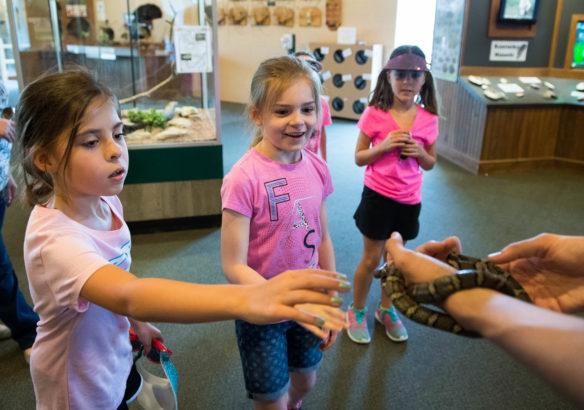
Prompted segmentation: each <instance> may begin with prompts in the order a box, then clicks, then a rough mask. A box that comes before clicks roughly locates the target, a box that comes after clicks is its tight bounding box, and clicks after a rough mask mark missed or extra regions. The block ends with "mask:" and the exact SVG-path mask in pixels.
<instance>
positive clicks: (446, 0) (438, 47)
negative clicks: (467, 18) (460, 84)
mask: <svg viewBox="0 0 584 410" xmlns="http://www.w3.org/2000/svg"><path fill="white" fill-rule="evenodd" d="M464 6H465V0H437V1H436V14H435V15H436V18H435V23H434V42H433V44H432V75H433V76H434V78H439V79H441V80H446V81H456V80H457V79H458V71H459V66H460V53H461V47H462V26H463V25H464Z"/></svg>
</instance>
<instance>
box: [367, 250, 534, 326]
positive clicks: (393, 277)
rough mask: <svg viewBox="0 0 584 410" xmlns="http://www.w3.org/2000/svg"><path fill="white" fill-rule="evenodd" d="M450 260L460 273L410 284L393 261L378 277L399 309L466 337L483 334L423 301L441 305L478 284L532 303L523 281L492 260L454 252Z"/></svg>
mask: <svg viewBox="0 0 584 410" xmlns="http://www.w3.org/2000/svg"><path fill="white" fill-rule="evenodd" d="M446 263H447V264H449V265H450V266H452V267H453V268H455V269H456V270H457V271H458V272H457V274H454V275H447V276H442V277H440V278H438V279H435V280H433V281H430V282H424V283H415V284H411V285H408V286H406V285H405V280H404V277H403V274H402V273H401V272H400V271H399V269H397V268H396V267H395V264H393V263H392V264H391V265H387V264H386V265H384V266H382V267H381V268H380V269H379V270H377V271H376V272H375V277H377V278H380V279H381V287H382V289H383V291H384V292H385V293H386V294H387V295H388V296H389V297H391V298H392V301H393V304H394V306H395V307H396V308H397V310H399V311H400V312H401V313H402V314H404V315H405V316H407V317H408V318H410V319H412V320H413V321H415V322H418V323H421V324H423V325H426V326H430V327H435V328H437V329H441V330H445V331H448V332H452V333H456V334H460V335H464V336H473V337H476V336H480V335H478V334H477V333H475V332H470V331H467V330H465V329H464V328H462V327H461V326H460V325H459V324H458V323H457V322H456V321H455V320H454V319H453V318H452V316H450V315H448V314H446V313H443V312H439V311H437V310H433V309H430V308H428V307H425V306H422V305H421V303H427V304H440V303H442V302H443V301H444V300H446V298H447V297H448V296H450V295H451V294H453V293H454V292H458V291H459V290H463V289H472V288H477V287H481V288H489V289H494V290H497V291H499V292H501V293H504V294H506V295H509V296H513V297H516V298H518V299H521V300H523V301H525V302H531V299H530V298H529V296H528V295H527V293H526V292H525V290H524V289H523V288H522V287H521V285H520V284H519V282H517V281H516V280H515V279H514V278H513V277H512V276H511V275H510V274H508V273H507V272H505V271H504V270H503V269H501V268H500V267H498V266H497V265H495V264H494V263H492V262H489V261H486V260H483V259H479V258H473V257H470V256H464V255H460V254H457V253H454V252H451V253H450V254H449V255H448V257H447V258H446Z"/></svg>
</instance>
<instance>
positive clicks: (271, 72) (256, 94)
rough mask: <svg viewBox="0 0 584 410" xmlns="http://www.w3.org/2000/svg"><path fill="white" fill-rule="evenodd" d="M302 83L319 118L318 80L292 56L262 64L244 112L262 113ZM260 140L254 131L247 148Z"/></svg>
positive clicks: (311, 71) (303, 63) (253, 82)
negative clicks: (285, 93) (298, 83)
mask: <svg viewBox="0 0 584 410" xmlns="http://www.w3.org/2000/svg"><path fill="white" fill-rule="evenodd" d="M298 80H305V81H307V82H308V84H310V87H311V89H312V96H313V97H314V102H315V103H316V114H317V116H320V111H321V105H320V87H321V85H320V80H319V78H318V74H317V73H316V72H315V71H314V70H313V69H312V68H311V66H310V64H308V63H307V62H305V61H302V60H300V59H299V58H297V57H294V56H283V57H275V58H269V59H267V60H265V61H264V62H262V63H261V64H260V66H259V67H258V69H257V71H256V72H255V74H254V76H253V79H252V81H251V90H250V102H249V107H248V112H249V110H251V109H256V110H258V112H260V113H262V112H264V111H265V110H267V109H268V108H269V107H270V106H271V105H273V104H274V103H275V102H276V101H277V100H278V98H279V97H280V96H281V95H282V94H283V93H284V91H285V90H286V89H288V88H289V87H290V86H291V85H292V84H293V83H294V82H296V81H298ZM261 140H262V130H261V129H258V130H257V131H256V134H255V136H254V139H253V141H252V143H251V145H250V148H253V147H255V146H256V145H257V144H259V143H260V141H261Z"/></svg>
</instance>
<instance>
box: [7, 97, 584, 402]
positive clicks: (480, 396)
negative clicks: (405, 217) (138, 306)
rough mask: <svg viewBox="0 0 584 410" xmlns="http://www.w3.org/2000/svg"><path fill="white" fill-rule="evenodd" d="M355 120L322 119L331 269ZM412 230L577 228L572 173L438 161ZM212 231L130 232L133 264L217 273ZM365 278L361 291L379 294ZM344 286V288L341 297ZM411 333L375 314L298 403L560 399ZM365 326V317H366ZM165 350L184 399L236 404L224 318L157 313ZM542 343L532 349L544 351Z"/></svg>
mask: <svg viewBox="0 0 584 410" xmlns="http://www.w3.org/2000/svg"><path fill="white" fill-rule="evenodd" d="M242 112H243V108H242V107H241V106H240V105H235V104H225V106H224V110H223V127H222V129H223V145H224V158H225V161H224V162H225V164H224V166H225V170H226V172H227V171H228V170H229V169H230V168H231V166H232V165H233V164H234V163H235V161H236V160H237V159H238V158H239V157H240V156H241V155H242V154H243V153H244V152H245V150H246V149H247V144H248V142H249V135H250V133H249V131H248V129H247V128H246V127H245V126H244V122H243V120H242V117H241V113H242ZM357 134H358V131H357V128H356V124H355V123H354V122H350V121H342V120H334V124H333V125H332V126H330V127H329V128H327V135H328V150H329V165H330V168H331V172H332V175H333V182H334V184H335V192H334V193H333V195H332V196H331V197H330V199H329V200H328V204H327V205H328V211H329V221H330V230H331V234H332V238H333V243H334V246H335V253H336V259H337V268H338V270H339V271H341V272H344V273H346V274H348V275H349V276H350V277H352V275H353V272H354V269H355V268H356V266H357V264H358V262H359V259H360V255H361V251H362V240H361V236H360V234H359V232H358V231H357V229H356V228H355V226H354V224H353V220H352V214H353V211H354V209H355V207H356V205H357V203H358V201H359V197H360V193H361V189H362V176H363V168H358V167H357V166H355V165H354V162H353V151H354V147H355V142H356V137H357ZM424 178H425V179H424V185H423V208H422V215H421V231H420V235H419V237H418V238H417V239H416V240H414V241H412V242H411V243H410V244H409V245H411V246H412V247H414V246H416V245H418V244H420V243H422V242H425V241H427V240H429V239H442V238H444V237H446V236H449V235H452V234H457V235H459V236H460V237H461V239H462V241H463V247H464V252H465V253H467V254H469V255H475V256H485V255H486V254H488V253H490V252H493V251H496V250H499V249H500V248H501V247H502V246H504V245H505V244H507V243H509V242H510V241H514V240H518V239H523V238H525V237H528V236H532V235H535V234H537V233H540V232H542V231H550V232H557V233H564V234H580V235H581V234H583V233H584V207H583V205H582V204H584V178H583V174H582V173H573V172H567V171H552V170H538V171H534V172H522V173H509V174H496V175H490V176H474V175H471V174H469V173H467V172H466V171H464V170H462V169H460V168H458V167H456V166H454V165H452V164H450V163H448V162H446V161H444V160H439V161H438V164H437V166H436V167H435V168H434V170H432V171H430V172H428V173H426V174H425V177H424ZM25 223H26V212H25V211H24V210H23V209H18V208H16V207H12V208H10V209H9V211H8V214H7V217H6V222H5V227H4V232H3V234H4V239H5V241H6V244H7V247H8V251H9V253H10V255H11V256H12V258H13V262H14V265H15V268H16V269H17V272H18V275H19V279H20V280H21V288H22V289H23V290H24V292H25V294H26V296H27V298H28V297H29V293H28V289H27V282H26V275H25V273H24V268H23V263H22V240H23V235H24V227H25ZM219 237H220V232H219V230H218V229H201V230H189V231H179V232H167V233H156V234H144V235H135V236H134V237H133V247H132V254H133V260H134V263H133V265H132V271H133V273H135V274H137V275H139V276H160V277H168V278H174V279H180V280H187V281H191V282H205V283H224V282H225V280H224V277H223V274H222V272H221V266H220V249H219V247H220V244H219ZM379 292H380V290H379V284H378V283H377V282H374V285H373V288H372V291H371V293H370V296H369V300H368V307H369V311H370V312H372V311H373V309H374V307H375V303H376V301H377V300H378V298H379ZM350 299H351V297H350V296H347V297H345V300H346V302H347V303H349V302H350ZM404 323H405V324H406V326H407V328H408V331H409V334H410V339H409V341H408V342H407V343H405V344H395V343H392V342H391V341H389V339H387V337H386V336H385V334H384V332H383V330H382V328H381V327H380V325H375V327H374V333H373V340H372V343H371V344H370V345H366V346H363V345H356V344H354V343H352V342H351V341H349V339H348V338H347V337H346V335H341V337H340V338H339V340H338V341H337V343H336V344H335V346H333V347H332V348H331V350H329V351H328V352H327V353H326V354H325V358H324V362H323V365H322V367H321V369H320V371H319V377H318V381H317V385H316V387H315V389H314V390H313V391H312V392H311V393H310V394H309V395H308V396H307V397H306V398H305V400H304V406H303V408H304V409H307V410H309V409H331V410H332V409H335V410H336V409H398V408H403V409H452V408H454V409H469V408H470V409H493V408H498V409H563V408H571V406H570V404H569V403H568V402H566V401H565V400H564V399H563V398H561V397H560V396H559V395H557V394H556V393H555V392H553V391H552V390H551V389H550V388H549V387H547V385H546V384H545V383H543V382H542V381H540V379H539V378H537V377H535V376H533V375H532V374H530V373H529V372H528V371H527V370H525V368H524V367H523V366H522V365H520V364H518V363H517V362H516V361H514V359H512V358H511V357H509V356H508V355H507V354H506V353H504V352H502V351H501V350H499V349H498V348H496V347H494V346H493V345H491V344H490V343H488V342H486V341H484V340H471V339H466V338H463V337H459V336H454V335H450V334H447V333H444V332H441V331H437V330H432V329H428V328H424V327H422V326H419V325H417V324H415V323H413V322H411V321H409V320H407V319H404ZM369 325H370V327H373V326H374V323H373V318H372V317H370V318H369ZM160 327H161V329H162V330H163V334H164V336H165V340H166V343H167V345H168V346H169V347H170V348H171V349H173V350H174V356H173V359H174V363H175V365H176V367H177V369H178V373H179V403H180V407H181V408H183V409H246V408H252V405H251V402H250V401H249V400H248V399H246V397H245V391H244V384H243V377H242V372H241V368H240V362H239V357H238V351H237V346H236V341H235V335H234V331H233V323H232V322H222V323H212V324H202V325H188V326H187V325H170V324H160ZM545 353H546V352H545V349H542V354H545ZM0 374H1V377H0V408H2V409H21V408H22V409H31V408H33V407H34V397H33V389H32V385H31V382H30V376H29V372H28V368H27V366H26V364H25V362H24V360H23V358H22V353H21V352H20V351H19V350H18V347H17V345H16V343H14V342H13V341H3V342H0Z"/></svg>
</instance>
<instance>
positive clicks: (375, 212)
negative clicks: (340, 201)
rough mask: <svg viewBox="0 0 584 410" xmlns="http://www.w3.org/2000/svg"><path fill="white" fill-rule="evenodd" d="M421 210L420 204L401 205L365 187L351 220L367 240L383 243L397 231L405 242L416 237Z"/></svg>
mask: <svg viewBox="0 0 584 410" xmlns="http://www.w3.org/2000/svg"><path fill="white" fill-rule="evenodd" d="M421 210H422V204H421V203H419V204H415V205H408V204H402V203H399V202H397V201H394V200H393V199H391V198H388V197H386V196H383V195H381V194H378V193H377V192H375V191H374V190H372V189H371V188H368V187H366V186H365V187H363V194H362V195H361V202H360V203H359V206H358V207H357V210H356V211H355V215H353V218H354V219H355V223H356V224H357V228H359V231H361V233H362V234H363V235H364V236H366V237H367V238H369V239H373V240H376V241H384V240H386V239H389V237H390V236H391V234H392V233H393V232H396V231H397V232H399V233H400V234H401V236H402V238H403V239H404V241H406V240H411V239H414V238H415V237H416V236H418V232H419V231H420V222H419V221H418V218H419V216H420V211H421Z"/></svg>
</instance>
